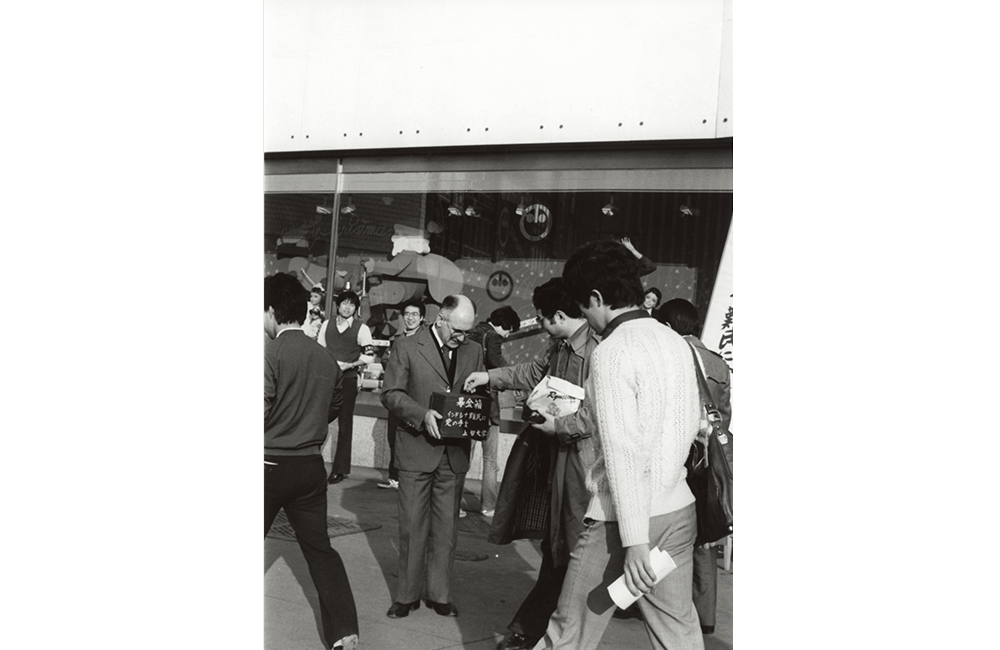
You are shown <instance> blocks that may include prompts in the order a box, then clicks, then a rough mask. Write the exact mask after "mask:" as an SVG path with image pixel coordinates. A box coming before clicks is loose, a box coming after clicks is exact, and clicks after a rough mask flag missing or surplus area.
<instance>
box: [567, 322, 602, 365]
mask: <svg viewBox="0 0 1000 650" xmlns="http://www.w3.org/2000/svg"><path fill="white" fill-rule="evenodd" d="M591 337H593V338H594V340H595V341H597V342H600V340H601V339H600V337H599V336H597V332H595V331H594V330H593V328H591V327H590V325H589V324H588V323H586V322H585V323H584V324H583V325H581V326H580V327H578V328H577V330H576V331H575V332H573V333H572V334H571V335H570V337H569V338H568V339H566V345H568V346H569V347H571V348H573V353H574V354H576V355H577V356H581V357H582V356H585V355H584V352H585V351H586V347H587V339H589V338H591Z"/></svg>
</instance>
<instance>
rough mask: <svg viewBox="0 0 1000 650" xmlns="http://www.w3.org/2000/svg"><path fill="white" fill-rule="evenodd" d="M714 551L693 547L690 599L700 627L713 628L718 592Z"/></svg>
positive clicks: (717, 575)
mask: <svg viewBox="0 0 1000 650" xmlns="http://www.w3.org/2000/svg"><path fill="white" fill-rule="evenodd" d="M715 558H716V550H715V547H712V548H702V547H700V546H695V547H694V585H693V590H692V597H693V599H694V607H695V609H697V610H698V618H699V619H700V620H701V624H702V626H707V627H715V598H716V592H717V590H718V582H719V572H718V566H717V565H716V559H715Z"/></svg>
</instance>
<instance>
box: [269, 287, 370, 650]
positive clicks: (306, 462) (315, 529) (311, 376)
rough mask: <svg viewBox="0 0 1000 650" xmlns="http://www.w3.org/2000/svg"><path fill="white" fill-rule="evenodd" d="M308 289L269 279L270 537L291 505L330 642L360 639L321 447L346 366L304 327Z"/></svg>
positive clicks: (348, 643)
mask: <svg viewBox="0 0 1000 650" xmlns="http://www.w3.org/2000/svg"><path fill="white" fill-rule="evenodd" d="M306 300H307V296H306V290H305V288H304V287H303V286H302V285H301V284H300V283H299V281H298V280H297V279H296V278H295V276H293V275H290V274H288V273H277V274H275V275H272V276H268V277H266V278H264V332H265V334H266V335H267V337H268V338H269V339H270V341H269V343H268V344H267V346H266V347H265V350H264V536H265V537H267V533H268V531H269V530H270V529H271V524H272V523H273V522H274V518H275V517H276V516H277V514H278V511H279V510H281V509H284V511H285V515H287V517H288V522H289V523H290V524H291V526H292V529H293V530H294V531H295V538H296V540H297V541H298V543H299V548H300V549H301V550H302V555H304V556H305V559H306V564H307V565H308V566H309V575H310V577H311V578H312V581H313V584H314V585H315V587H316V592H317V593H318V594H319V605H320V618H321V620H322V625H323V635H324V636H325V637H326V639H325V641H326V647H327V648H330V647H333V648H343V649H344V650H353V648H356V647H357V645H358V638H359V637H358V613H357V608H356V606H355V603H354V594H353V593H352V592H351V584H350V581H349V580H348V578H347V571H346V570H345V568H344V562H343V560H342V559H341V557H340V555H339V554H338V553H337V551H335V550H334V549H333V548H332V547H331V546H330V537H329V536H328V534H327V527H326V508H327V503H326V489H327V488H326V469H325V468H324V467H323V457H322V455H321V453H320V452H321V449H322V446H323V441H324V440H325V439H326V432H327V424H328V423H329V422H332V421H333V419H334V418H336V417H337V413H338V411H339V410H340V408H341V402H342V384H343V373H342V372H341V370H340V368H339V367H338V366H337V364H336V363H334V362H333V360H332V359H331V358H330V356H329V355H328V354H327V353H326V352H324V351H323V348H321V347H320V346H319V345H317V344H316V342H315V341H313V340H311V339H310V338H309V337H308V336H307V335H306V333H305V332H304V331H303V330H302V322H303V319H304V316H305V312H306V308H305V302H306Z"/></svg>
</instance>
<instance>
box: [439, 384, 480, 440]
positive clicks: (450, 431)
mask: <svg viewBox="0 0 1000 650" xmlns="http://www.w3.org/2000/svg"><path fill="white" fill-rule="evenodd" d="M491 403H492V400H491V399H490V398H489V397H483V396H480V395H460V394H454V393H433V394H432V395H431V408H432V409H434V410H435V411H437V412H438V413H440V414H441V415H442V416H443V417H442V418H441V419H440V420H439V421H438V429H439V430H440V432H441V435H442V436H443V437H445V438H471V439H473V440H485V439H486V436H487V434H489V427H490V405H491Z"/></svg>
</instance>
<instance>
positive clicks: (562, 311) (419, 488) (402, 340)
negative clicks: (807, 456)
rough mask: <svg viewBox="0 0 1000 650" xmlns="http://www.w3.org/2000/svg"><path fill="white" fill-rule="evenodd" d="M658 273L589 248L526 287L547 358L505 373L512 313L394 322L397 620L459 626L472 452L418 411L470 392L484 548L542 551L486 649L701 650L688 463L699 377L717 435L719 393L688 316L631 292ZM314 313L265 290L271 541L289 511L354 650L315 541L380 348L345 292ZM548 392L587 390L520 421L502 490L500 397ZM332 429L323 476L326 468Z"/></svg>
mask: <svg viewBox="0 0 1000 650" xmlns="http://www.w3.org/2000/svg"><path fill="white" fill-rule="evenodd" d="M654 269H655V265H653V264H652V263H651V262H649V260H648V259H646V258H645V257H644V256H642V255H641V254H640V253H638V251H636V250H635V248H634V247H633V246H632V245H631V243H630V242H629V241H628V240H627V239H625V240H622V241H620V242H619V241H601V242H592V243H590V244H587V245H585V246H583V247H581V248H580V249H579V250H577V251H576V252H574V253H573V255H572V256H571V257H570V258H569V259H568V260H567V261H566V263H565V266H564V268H563V272H562V275H561V276H558V277H554V278H551V279H549V280H548V281H546V282H544V283H542V284H540V285H539V286H537V287H535V288H534V291H533V295H532V305H533V307H534V309H535V311H536V314H537V321H538V323H539V325H541V327H542V328H543V329H544V331H545V332H546V333H547V334H549V336H550V338H551V342H550V344H549V346H548V349H547V350H546V352H545V353H544V354H543V355H541V356H540V357H539V358H537V359H533V360H531V361H529V362H526V363H520V364H515V365H511V364H510V363H508V361H507V360H506V359H505V358H504V356H503V353H502V343H503V341H504V340H505V339H506V338H507V337H508V336H510V335H511V334H512V333H514V332H516V331H517V330H518V329H519V327H520V324H521V320H520V318H519V317H518V315H517V313H516V312H515V311H514V310H513V309H511V308H510V307H502V308H499V309H496V310H494V311H493V312H492V313H491V314H490V315H489V317H488V318H486V319H485V320H482V321H480V322H478V323H477V310H476V305H475V304H474V303H473V301H472V300H470V299H469V298H468V297H467V296H465V295H461V294H457V295H452V296H448V297H447V298H445V299H444V300H443V301H442V302H441V304H440V307H439V310H438V313H437V315H436V316H435V317H434V319H433V321H432V322H430V323H427V322H426V308H425V305H424V304H423V303H422V302H420V301H416V300H414V301H409V302H407V303H404V304H403V305H402V311H401V315H402V321H403V328H402V329H401V330H400V331H399V332H398V333H397V334H396V336H394V337H393V340H392V342H391V346H390V349H389V351H388V356H387V359H386V360H385V374H384V379H383V383H382V391H381V396H380V399H381V403H382V405H383V406H384V407H385V408H386V410H387V411H388V414H389V415H388V429H387V431H388V442H389V448H390V455H391V457H390V463H389V475H388V478H387V479H386V480H385V481H383V482H381V483H379V484H378V487H380V488H386V489H395V490H397V491H398V500H397V503H398V513H399V544H398V552H399V556H398V567H397V569H398V570H397V575H398V580H397V583H396V587H395V593H394V596H393V602H392V603H391V604H390V606H389V608H388V610H387V611H386V615H387V616H388V617H389V618H403V617H406V616H408V615H409V614H410V612H412V611H414V610H416V609H419V608H420V606H421V603H423V604H424V605H425V606H426V607H427V608H428V609H430V610H433V611H434V612H435V613H436V614H438V615H440V616H458V615H459V610H458V607H457V605H456V603H455V602H454V600H453V598H452V589H451V575H452V565H453V563H454V559H455V552H456V548H457V542H458V519H459V518H460V517H462V516H464V512H463V511H462V509H461V498H462V493H463V487H464V483H465V477H466V474H467V472H468V471H469V468H470V458H471V454H472V445H473V444H474V443H473V441H472V440H470V439H469V438H466V437H452V436H450V435H446V433H445V432H444V428H443V426H442V425H443V423H442V418H443V416H444V414H442V413H441V412H439V411H438V410H436V409H434V408H431V407H430V404H431V396H432V394H434V393H466V394H468V393H478V394H481V395H491V396H492V397H493V399H492V400H491V402H492V410H491V411H490V414H489V430H488V434H487V435H486V438H485V439H484V440H482V441H481V444H482V448H483V453H482V456H483V480H482V492H481V499H480V502H481V508H482V513H483V514H484V515H486V516H487V517H489V518H490V520H491V528H490V533H489V541H490V542H492V543H496V544H506V543H509V542H510V541H512V540H514V539H519V538H526V537H530V538H535V539H537V538H539V537H541V551H542V563H541V567H540V569H539V573H538V577H537V579H536V581H535V585H534V587H533V588H532V589H531V590H530V591H529V593H527V594H525V596H524V600H523V601H522V602H521V604H520V606H519V607H518V608H517V610H516V611H515V612H514V613H513V618H512V619H511V622H510V624H509V625H508V631H509V634H507V635H506V636H505V638H504V639H503V640H502V641H500V643H499V645H498V646H497V648H498V650H525V649H528V648H545V649H549V648H572V649H578V648H596V647H597V645H598V644H599V643H600V640H601V637H602V635H603V633H604V630H605V628H606V627H607V625H608V623H609V621H610V619H611V618H612V617H613V616H618V617H623V616H624V617H635V618H640V619H641V620H642V622H643V624H644V625H645V627H646V629H647V632H648V636H649V639H650V644H651V647H653V648H669V649H670V650H680V649H702V648H704V640H703V635H704V634H711V633H713V631H714V625H715V599H716V570H717V569H716V560H715V549H714V548H713V545H712V544H702V545H700V546H697V547H696V545H695V539H696V535H697V521H696V508H695V497H694V494H693V493H692V491H691V489H690V488H689V487H688V483H687V481H686V477H687V470H686V468H685V463H686V461H687V460H688V455H689V450H690V449H691V447H692V444H694V443H695V440H696V437H697V436H698V433H699V430H701V429H702V428H703V425H704V416H703V411H702V401H701V399H700V395H699V379H698V376H699V373H701V374H702V375H703V376H704V378H705V379H706V380H707V384H708V387H709V390H710V391H711V393H712V397H713V398H714V402H715V404H716V405H717V407H718V410H719V412H720V413H721V415H722V417H723V420H724V426H725V428H726V429H727V430H728V428H729V423H730V420H731V414H732V413H731V407H730V383H731V378H730V372H729V368H728V366H727V365H726V363H725V361H724V360H723V359H722V358H721V357H719V355H716V354H715V353H713V352H711V351H709V350H708V349H707V348H706V347H705V346H704V345H703V344H702V343H701V341H700V340H698V338H697V335H696V333H697V332H698V324H699V318H698V312H697V309H696V308H695V307H694V305H692V304H691V303H690V302H687V301H686V300H682V299H673V300H668V301H667V302H665V303H663V305H662V306H660V304H659V303H660V300H661V297H662V293H661V292H660V290H659V289H657V288H656V287H650V288H644V287H643V284H642V277H643V276H645V275H648V274H649V273H650V272H651V271H652V270H654ZM311 296H312V297H310V292H308V291H307V290H306V289H305V288H304V287H303V286H302V284H301V283H300V282H299V281H298V280H297V279H296V278H295V277H293V276H291V275H288V274H283V273H278V274H275V275H272V276H269V277H266V278H265V280H264V310H265V311H264V329H265V333H266V335H267V337H268V340H269V342H268V343H267V344H266V346H265V375H264V380H265V382H264V385H265V388H264V476H265V480H264V487H265V498H264V501H265V512H264V531H265V535H266V534H267V531H268V530H269V528H270V526H271V524H272V522H273V521H274V518H275V516H276V515H277V512H278V510H279V509H284V510H285V512H286V515H287V517H288V521H289V523H290V524H291V526H292V527H293V529H294V530H295V533H296V539H297V540H298V543H299V546H300V547H301V549H302V552H303V555H304V556H305V559H306V561H307V563H308V565H309V572H310V575H311V576H312V579H313V581H314V583H315V585H316V589H317V592H318V593H319V602H320V609H321V610H322V611H321V619H322V626H323V633H324V635H325V636H326V641H327V647H332V648H344V649H346V650H352V649H353V648H355V647H357V646H358V645H359V643H360V642H361V639H360V637H359V631H358V619H357V611H356V607H355V602H354V597H353V593H352V592H351V588H350V584H349V581H348V577H347V573H346V571H345V570H344V564H343V561H342V560H341V558H340V556H339V554H338V553H337V552H336V550H334V549H333V548H332V547H331V545H330V542H329V538H328V537H327V533H326V507H327V500H326V490H327V483H337V482H339V481H342V480H343V479H344V477H346V476H347V475H348V473H349V472H350V457H351V437H352V422H353V413H354V404H355V401H356V398H357V383H358V380H357V373H358V368H359V367H361V366H364V365H365V364H366V363H370V362H371V361H372V359H373V356H372V355H373V351H372V350H373V348H372V345H373V342H372V335H371V331H370V330H369V328H368V327H367V326H366V325H365V324H364V323H362V322H361V319H360V317H359V315H358V309H359V307H360V298H359V296H358V295H357V294H356V293H354V292H352V291H343V292H341V293H340V294H339V295H338V296H337V297H336V299H335V303H334V304H335V306H336V316H335V317H333V318H331V319H329V320H327V319H326V318H325V315H324V314H323V313H322V310H321V305H320V303H321V302H322V300H323V298H324V293H323V290H322V287H316V288H314V289H313V292H312V294H311ZM331 323H333V326H331ZM317 343H318V345H317ZM545 377H555V378H558V379H562V380H565V381H568V382H570V383H572V384H575V385H576V386H579V387H581V388H583V393H582V394H583V395H584V398H583V400H582V401H581V402H580V403H579V407H578V408H577V409H576V410H575V411H573V412H570V413H567V414H565V415H560V416H558V417H557V416H555V415H553V414H552V413H549V412H541V413H534V414H532V415H533V416H534V417H532V418H531V421H530V422H526V423H525V424H524V426H523V429H522V430H521V431H520V432H519V433H518V434H517V437H516V440H515V442H514V445H513V446H512V448H511V451H510V456H509V458H508V460H507V464H506V466H505V470H504V474H503V481H502V482H498V481H497V474H498V472H497V447H498V444H497V441H498V439H499V435H500V434H499V412H498V409H497V403H498V400H497V399H496V397H497V395H498V393H499V392H500V391H508V390H518V391H531V390H532V389H533V388H534V387H535V386H536V385H537V384H538V383H539V382H540V381H542V380H543V379H544V378H545ZM335 419H336V420H338V424H339V427H338V434H337V438H338V439H337V443H336V448H335V452H334V457H333V467H332V470H331V471H330V473H329V475H327V473H326V470H325V467H324V465H323V462H322V456H321V453H320V452H321V449H322V447H323V445H324V443H325V441H326V438H327V435H328V423H330V422H332V421H333V420H335ZM660 553H666V554H668V555H669V559H670V560H671V562H672V564H673V567H674V568H673V569H672V570H670V571H669V572H668V573H666V575H665V576H664V575H663V574H662V572H659V573H658V572H657V570H655V568H654V564H653V560H654V557H656V556H658V555H659V554H660ZM618 576H623V578H624V582H625V586H626V587H627V589H628V592H629V593H631V595H632V596H633V598H637V600H636V601H635V604H634V605H633V606H632V607H629V608H626V609H619V607H618V606H617V605H616V603H615V601H614V600H613V599H612V596H611V595H610V594H609V592H608V590H607V587H608V586H609V584H611V582H613V581H614V580H615V579H616V578H618ZM623 607H624V605H623Z"/></svg>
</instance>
